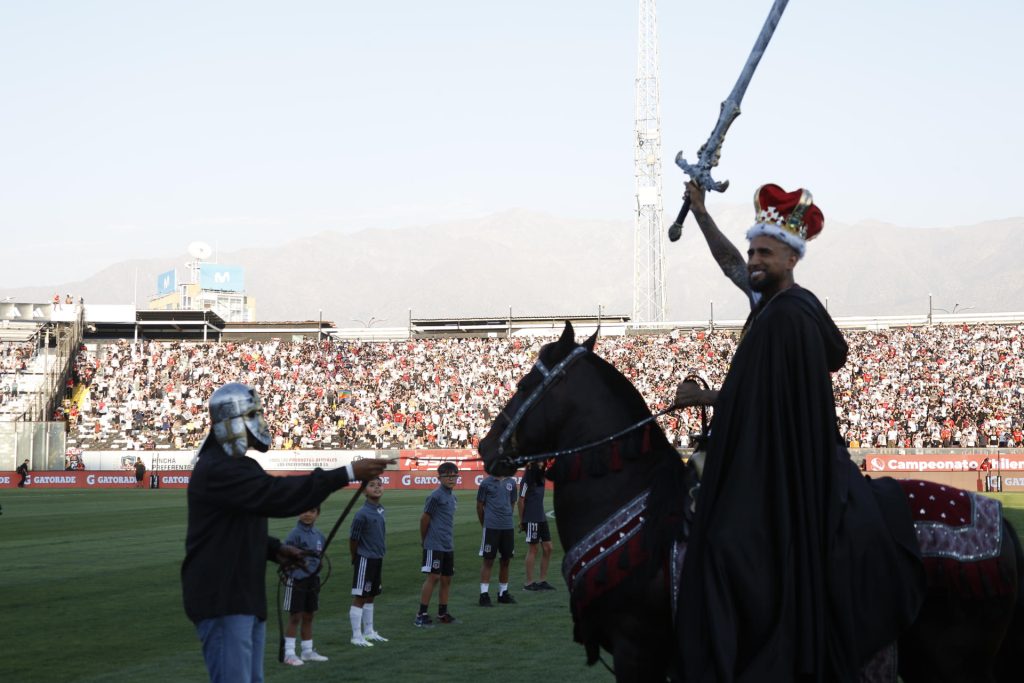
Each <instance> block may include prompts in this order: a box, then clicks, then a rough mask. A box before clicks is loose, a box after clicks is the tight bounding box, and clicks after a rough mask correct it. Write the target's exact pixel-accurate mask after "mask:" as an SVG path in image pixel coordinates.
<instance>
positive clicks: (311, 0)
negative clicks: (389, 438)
mask: <svg viewBox="0 0 1024 683" xmlns="http://www.w3.org/2000/svg"><path fill="white" fill-rule="evenodd" d="M770 5H771V3H770V2H769V1H768V0H756V1H754V0H719V1H717V2H707V1H703V2H697V1H695V0H675V1H669V0H662V1H661V2H660V3H659V8H658V10H659V30H660V41H661V78H662V130H663V135H664V157H665V166H664V177H665V189H666V197H667V199H666V212H667V213H670V214H672V213H674V212H675V210H676V208H677V206H676V204H677V200H676V199H675V197H677V196H678V194H679V190H680V189H681V186H682V183H683V182H684V176H683V174H682V172H681V171H679V170H678V169H677V168H676V167H675V165H674V164H672V159H673V157H674V156H675V153H676V152H677V151H678V150H679V149H683V150H685V151H686V152H687V153H688V154H689V155H690V156H691V158H692V157H693V156H694V152H695V151H696V149H697V147H699V146H700V144H702V143H703V141H704V139H705V138H706V137H707V135H708V133H709V132H710V130H711V128H712V126H713V124H714V121H715V118H716V117H717V112H718V104H719V102H720V101H721V100H722V99H724V97H725V95H726V94H727V93H728V91H729V90H730V89H731V88H732V85H733V83H734V81H735V79H736V76H737V75H738V73H739V70H740V67H741V66H742V64H743V62H744V61H745V59H746V57H747V54H748V52H749V50H750V46H751V45H752V44H753V41H754V38H755V36H756V34H757V32H758V31H759V30H760V27H761V24H762V23H763V21H764V18H765V16H766V15H767V12H768V9H769V7H770ZM1022 29H1024V3H1022V2H1020V1H1019V0H1005V1H1004V0H988V1H985V0H979V1H978V2H974V3H968V2H963V1H962V0H961V1H959V2H951V1H948V0H903V1H902V2H891V1H888V0H886V1H883V0H860V1H859V2H838V1H833V2H824V1H821V0H814V1H813V2H812V1H811V0H792V1H791V2H790V4H789V7H788V9H787V10H786V14H785V16H783V18H782V22H781V24H780V26H779V29H778V31H777V32H776V35H775V38H774V40H773V42H772V44H771V46H770V47H769V49H768V52H767V54H766V55H765V57H764V59H763V60H762V62H761V66H760V68H759V70H758V73H757V74H756V76H755V78H754V81H753V83H752V85H751V87H750V89H749V90H748V92H747V97H746V99H745V101H744V105H743V115H742V116H740V118H739V119H737V121H736V122H735V123H734V124H733V127H732V130H731V132H730V133H729V137H728V138H727V140H726V145H725V148H724V153H723V157H722V164H721V166H720V167H719V169H718V170H717V177H718V178H719V179H724V178H728V179H730V180H731V181H732V189H730V190H729V192H728V193H727V194H726V195H723V196H716V197H714V200H713V201H714V202H722V203H731V204H739V203H744V204H746V203H748V202H749V197H750V196H751V194H752V191H753V189H754V187H756V186H757V185H759V184H761V183H763V182H768V181H774V182H777V183H779V184H781V185H783V186H786V187H795V186H801V185H802V186H806V187H808V188H810V189H811V190H812V191H813V192H814V194H815V198H816V199H817V201H818V203H819V204H820V205H821V206H822V208H823V210H824V212H825V215H826V217H833V218H836V219H838V220H842V221H845V222H852V221H856V220H859V219H880V220H885V221H889V222H892V223H897V224H901V225H909V226H922V227H928V226H948V225H959V224H969V223H975V222H980V221H983V220H989V219H997V218H1006V217H1010V216H1021V215H1024V192H1022V191H1021V189H1020V187H1019V185H1020V182H1021V175H1022V174H1021V172H1020V170H1019V169H1020V163H1021V159H1022V158H1024V133H1022V131H1021V127H1020V123H1019V122H1020V119H1021V114H1022V111H1024V106H1022V105H1024V101H1022V100H1024V88H1022V87H1021V81H1022V75H1021V74H1022V67H1024V56H1022V55H1024V51H1022V50H1021V48H1020V40H1021V39H1020V32H1021V30H1022ZM636 34H637V3H636V2H629V1H622V2H610V1H608V0H604V1H603V2H596V3H595V2H591V1H586V2H585V1H583V0H543V1H541V0H519V1H517V2H511V3H492V2H481V1H480V0H475V1H470V0H465V1H461V0H460V1H456V0H447V1H446V0H439V1H438V2H435V3H424V2H421V1H415V2H410V1H408V0H393V1H392V2H375V3H356V2H353V1H351V0H345V1H341V0H339V1H334V2H327V1H323V0H303V1H302V2H291V3H282V2H265V1H261V0H245V1H224V2H215V1H212V0H204V1H203V2H193V1H188V0H177V1H174V2H171V1H165V2H157V1H155V0H147V1H145V2H139V1H137V0H131V1H127V0H120V1H117V0H110V1H107V2H100V1H91V0H69V1H65V2H57V1H51V0H33V1H32V2H7V3H3V4H2V5H0V92H2V95H0V96H2V102H3V104H2V106H0V131H2V133H0V136H2V137H0V234H2V235H3V239H4V243H5V253H6V255H7V259H5V261H6V263H5V266H4V269H3V273H2V275H0V286H22V285H36V284H47V283H57V282H64V281H70V280H75V279H78V278H82V277H86V276H88V275H90V274H92V273H93V272H95V271H97V270H99V269H100V268H101V267H103V266H106V265H109V264H110V263H112V262H115V261H118V260H122V259H126V258H136V257H155V256H170V255H175V254H179V253H184V250H185V246H186V245H187V244H188V243H189V242H191V241H193V240H205V241H207V242H210V243H211V244H215V245H217V246H218V247H219V248H220V249H221V250H225V251H230V250H235V249H238V248H241V247H242V246H245V245H246V244H256V245H267V244H276V243H280V242H282V241H284V240H285V239H287V238H288V237H289V236H301V235H307V234H312V233H315V232H319V231H321V230H341V231H348V230H356V229H361V228H365V227H369V226H374V227H400V226H409V225H420V224H429V223H433V222H437V221H443V220H447V219H451V218H459V217H468V216H478V215H484V214H488V213H492V212H496V211H501V210H504V209H507V208H512V207H521V208H526V209H533V210H539V211H545V212H548V213H553V214H557V215H563V216H581V217H582V216H585V217H597V218H606V219H619V220H625V221H630V220H632V210H633V206H634V200H633V182H634V181H633V161H632V135H633V134H632V129H633V117H634V104H633V91H634V78H635V75H636V42H637V39H636ZM713 207H714V204H712V208H713ZM42 254H45V258H42V257H36V255H42Z"/></svg>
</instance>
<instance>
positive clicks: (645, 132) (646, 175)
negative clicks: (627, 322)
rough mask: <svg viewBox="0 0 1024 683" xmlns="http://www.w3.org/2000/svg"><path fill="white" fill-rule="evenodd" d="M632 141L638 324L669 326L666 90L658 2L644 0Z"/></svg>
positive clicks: (635, 293) (638, 47)
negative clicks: (663, 129)
mask: <svg viewBox="0 0 1024 683" xmlns="http://www.w3.org/2000/svg"><path fill="white" fill-rule="evenodd" d="M638 37H639V42H638V44H637V65H636V125H635V138H634V140H633V160H634V172H635V176H636V219H635V222H634V230H633V320H634V321H635V322H662V321H664V320H665V317H666V311H665V251H664V247H665V231H664V229H663V227H662V225H663V223H664V215H663V214H664V209H663V203H662V196H661V84H660V76H659V71H658V19H657V2H656V0H640V30H639V33H638Z"/></svg>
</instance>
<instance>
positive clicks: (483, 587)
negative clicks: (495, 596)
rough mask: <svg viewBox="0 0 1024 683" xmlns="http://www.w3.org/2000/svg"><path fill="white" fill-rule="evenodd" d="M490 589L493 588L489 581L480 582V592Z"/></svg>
mask: <svg viewBox="0 0 1024 683" xmlns="http://www.w3.org/2000/svg"><path fill="white" fill-rule="evenodd" d="M489 590H491V584H489V583H481V584H480V592H481V593H486V592H487V591H489Z"/></svg>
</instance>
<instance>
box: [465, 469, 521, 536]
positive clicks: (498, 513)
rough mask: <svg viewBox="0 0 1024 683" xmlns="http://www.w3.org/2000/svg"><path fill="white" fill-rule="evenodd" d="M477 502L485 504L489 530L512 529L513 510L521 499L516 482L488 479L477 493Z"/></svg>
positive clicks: (495, 478)
mask: <svg viewBox="0 0 1024 683" xmlns="http://www.w3.org/2000/svg"><path fill="white" fill-rule="evenodd" d="M476 499H477V502H482V503H483V504H484V526H485V527H486V528H488V529H511V528H512V527H513V523H512V508H513V507H514V506H515V503H516V500H518V499H519V492H518V490H517V489H516V480H515V479H513V478H512V477H507V478H505V479H498V478H497V477H493V476H491V477H487V478H486V479H484V480H483V481H482V482H480V489H479V490H478V491H477V492H476Z"/></svg>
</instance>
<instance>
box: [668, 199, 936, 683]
mask: <svg viewBox="0 0 1024 683" xmlns="http://www.w3.org/2000/svg"><path fill="white" fill-rule="evenodd" d="M688 192H689V195H690V201H691V210H692V211H693V213H694V215H695V216H696V218H697V221H698V224H699V225H700V227H701V230H702V232H703V233H704V235H705V238H706V239H707V241H708V244H709V246H710V247H711V251H712V254H713V255H714V256H715V258H716V260H717V261H718V263H719V265H720V266H721V267H722V270H723V272H724V273H725V274H726V275H727V276H728V277H729V278H730V279H731V280H732V281H733V282H734V283H736V284H737V286H738V287H740V289H742V290H743V291H744V293H745V294H747V296H748V298H749V300H750V303H751V307H752V310H751V313H750V316H749V318H748V319H747V322H746V324H745V325H744V328H743V332H742V335H741V340H740V343H739V346H738V348H737V350H736V353H735V355H734V356H733V360H732V365H731V367H730V370H729V373H728V375H727V376H726V378H725V381H724V383H723V384H722V387H721V390H720V392H716V391H702V390H700V389H699V388H698V387H697V386H696V385H695V384H693V383H690V382H685V383H683V384H682V385H680V387H679V388H678V390H677V393H676V405H677V406H679V407H686V406H692V405H711V404H713V405H714V408H715V412H714V424H713V428H712V430H711V438H710V439H709V441H708V447H707V459H706V462H705V465H704V471H703V481H702V484H701V487H700V492H699V496H698V501H697V509H696V513H695V519H694V524H693V530H692V534H691V537H690V540H689V546H688V549H687V555H686V561H685V565H684V569H683V579H682V586H681V590H680V598H679V610H678V614H679V628H680V644H681V647H680V648H679V650H680V657H681V660H682V661H681V662H680V666H681V667H682V670H683V671H685V680H686V681H688V682H690V683H695V682H703V681H751V682H753V681H797V680H799V681H804V680H807V681H853V680H856V677H857V675H858V672H859V670H860V668H861V667H862V666H863V664H864V663H865V661H866V660H868V659H869V658H870V657H871V656H872V655H873V654H875V653H876V652H877V651H879V650H880V649H882V648H884V647H885V646H887V645H888V644H889V643H892V642H893V641H895V640H896V637H897V635H898V634H899V632H900V631H901V630H902V629H903V628H905V627H906V626H907V625H908V624H910V622H911V621H912V620H913V618H914V616H915V615H916V613H917V610H918V608H919V606H920V603H921V600H922V598H923V593H924V576H923V570H922V566H921V560H920V555H919V553H918V551H917V545H916V542H915V539H914V532H913V527H912V525H911V523H910V515H909V511H908V509H907V503H906V499H905V498H904V497H903V495H902V492H901V490H900V489H899V487H898V485H896V484H895V483H894V482H892V481H891V480H881V481H878V482H871V481H869V480H866V479H865V478H864V477H863V476H862V475H861V474H860V473H859V471H858V470H857V468H856V466H855V465H854V464H853V463H852V461H851V460H850V457H849V453H848V451H847V450H846V449H845V446H844V444H843V442H842V441H841V439H840V436H839V431H838V428H837V424H836V413H835V399H834V397H833V394H832V382H831V377H830V372H834V371H836V370H837V369H839V368H840V367H841V366H842V365H843V363H845V361H846V353H847V346H846V342H845V340H844V339H843V336H842V334H841V333H840V331H839V330H838V328H836V326H835V324H834V323H833V322H832V319H831V318H830V317H829V315H828V313H827V311H825V309H824V307H823V306H822V305H821V303H820V302H819V301H818V299H817V298H816V297H815V296H814V295H813V294H812V293H811V292H809V291H808V290H806V289H803V288H802V287H800V286H799V285H797V284H796V282H795V281H794V277H793V270H794V268H795V267H796V265H797V263H798V262H799V261H800V259H802V258H803V256H804V254H805V252H806V245H807V242H808V241H809V240H811V239H813V238H815V237H816V236H817V235H818V234H819V233H820V232H821V230H822V228H823V227H824V217H823V215H822V213H821V210H820V209H819V208H818V207H817V206H815V205H814V203H813V199H812V197H811V194H810V192H807V191H806V190H797V191H795V192H785V191H784V190H782V188H780V187H778V186H776V185H765V186H763V187H761V188H760V189H759V190H758V191H757V193H756V194H755V201H754V203H755V208H756V211H757V217H756V222H755V224H754V226H753V227H751V228H750V230H749V231H748V232H747V239H748V240H749V241H750V247H749V249H748V251H747V259H746V263H745V264H744V263H743V259H742V257H741V256H740V254H739V251H738V250H736V248H735V247H733V246H732V245H731V244H730V243H729V242H728V240H726V239H725V238H724V237H722V235H721V233H720V231H718V228H717V227H716V226H715V224H714V221H712V220H711V217H710V216H709V215H708V213H707V211H706V209H705V207H704V202H703V199H704V198H703V193H702V192H701V191H700V190H699V188H697V186H696V185H694V184H692V183H691V184H690V186H689V187H688ZM865 584H868V585H865Z"/></svg>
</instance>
